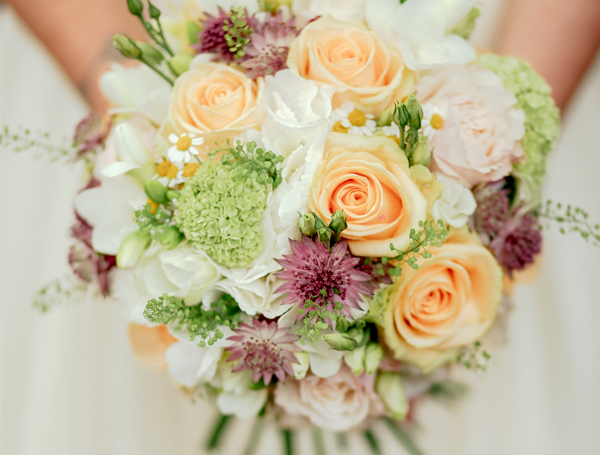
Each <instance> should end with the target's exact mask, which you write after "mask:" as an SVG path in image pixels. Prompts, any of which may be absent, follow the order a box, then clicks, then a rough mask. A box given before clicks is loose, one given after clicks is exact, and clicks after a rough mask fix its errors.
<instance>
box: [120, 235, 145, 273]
mask: <svg viewBox="0 0 600 455" xmlns="http://www.w3.org/2000/svg"><path fill="white" fill-rule="evenodd" d="M150 242H152V236H151V235H150V233H149V232H148V231H142V230H137V231H135V232H132V233H131V234H129V235H128V236H127V237H125V238H124V239H123V242H121V245H120V246H119V251H118V252H117V267H119V268H120V269H126V268H129V267H133V266H135V265H136V264H137V263H138V261H139V260H140V258H141V257H142V255H143V254H144V251H146V248H148V247H149V246H150Z"/></svg>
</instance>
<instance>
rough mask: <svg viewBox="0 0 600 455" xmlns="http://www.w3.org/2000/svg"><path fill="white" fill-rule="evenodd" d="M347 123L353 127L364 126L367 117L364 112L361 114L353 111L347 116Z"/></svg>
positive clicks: (356, 110) (355, 110)
mask: <svg viewBox="0 0 600 455" xmlns="http://www.w3.org/2000/svg"><path fill="white" fill-rule="evenodd" d="M348 121H349V122H350V123H351V124H352V125H353V126H365V124H366V123H367V116H366V115H365V113H364V112H361V111H359V110H358V109H354V110H353V111H352V112H350V114H349V115H348Z"/></svg>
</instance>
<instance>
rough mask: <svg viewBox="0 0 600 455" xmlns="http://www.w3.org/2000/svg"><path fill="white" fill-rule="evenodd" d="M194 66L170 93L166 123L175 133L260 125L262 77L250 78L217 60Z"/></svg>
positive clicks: (234, 128)
mask: <svg viewBox="0 0 600 455" xmlns="http://www.w3.org/2000/svg"><path fill="white" fill-rule="evenodd" d="M195 65H196V66H192V67H191V68H190V70H189V71H186V72H185V73H184V74H182V75H181V76H180V77H179V78H178V79H177V82H176V83H175V87H174V88H173V91H172V93H171V101H170V106H169V123H170V126H171V127H172V128H173V129H174V130H175V131H176V132H177V133H180V134H181V133H185V132H193V133H197V134H204V135H205V134H208V133H214V132H217V131H218V132H227V131H234V132H235V131H239V130H244V129H248V128H260V124H261V122H262V121H263V119H264V111H263V109H262V106H261V105H260V103H261V100H262V90H263V85H264V81H263V79H262V78H259V79H257V80H256V81H253V80H252V79H249V78H248V77H246V75H245V74H244V73H242V72H241V71H238V70H237V69H234V68H232V67H230V66H227V65H223V64H219V63H204V64H202V63H197V64H195ZM208 142H211V141H208V140H205V143H207V144H208ZM213 144H214V141H213ZM208 145H212V144H208Z"/></svg>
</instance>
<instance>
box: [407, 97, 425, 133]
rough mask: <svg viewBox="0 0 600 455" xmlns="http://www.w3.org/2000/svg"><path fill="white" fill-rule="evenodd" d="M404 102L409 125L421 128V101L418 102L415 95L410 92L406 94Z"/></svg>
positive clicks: (416, 128)
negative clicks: (406, 97)
mask: <svg viewBox="0 0 600 455" xmlns="http://www.w3.org/2000/svg"><path fill="white" fill-rule="evenodd" d="M405 104H406V109H407V111H408V118H409V123H410V127H411V128H413V129H415V130H418V129H419V128H421V121H422V120H423V108H421V103H419V100H418V99H417V97H416V96H415V95H413V94H412V93H411V94H410V95H408V99H407V100H406V103H405Z"/></svg>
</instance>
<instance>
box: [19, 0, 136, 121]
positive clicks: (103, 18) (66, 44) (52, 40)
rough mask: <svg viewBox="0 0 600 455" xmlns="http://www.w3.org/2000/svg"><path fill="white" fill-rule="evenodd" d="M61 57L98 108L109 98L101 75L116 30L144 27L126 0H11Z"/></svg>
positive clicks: (131, 32) (123, 31) (132, 31)
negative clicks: (104, 95) (102, 91)
mask: <svg viewBox="0 0 600 455" xmlns="http://www.w3.org/2000/svg"><path fill="white" fill-rule="evenodd" d="M7 1H8V3H9V4H11V6H12V7H13V8H14V9H15V10H16V11H17V13H18V14H19V16H21V18H23V20H24V21H25V23H27V25H28V26H29V27H30V29H31V30H32V31H33V32H34V33H35V34H36V35H37V36H38V37H39V38H40V39H41V41H42V42H43V43H44V44H45V45H46V47H47V48H48V50H49V51H50V52H51V53H52V54H53V55H54V57H55V58H56V59H57V60H58V62H59V63H60V65H61V66H62V67H63V68H64V70H65V72H66V73H67V75H68V76H69V77H70V78H71V80H72V81H73V82H74V83H75V84H76V85H77V86H78V87H79V88H80V90H81V91H82V92H83V94H84V95H85V97H86V98H87V99H88V100H89V102H90V104H91V105H92V107H93V108H95V109H98V110H100V109H103V108H104V107H105V102H104V101H103V99H102V97H101V96H100V92H99V89H98V76H99V75H100V74H101V72H102V71H103V70H106V64H107V62H108V61H109V60H115V59H118V58H119V54H118V53H117V52H116V51H115V53H113V51H112V50H111V49H112V37H113V35H114V34H115V33H121V34H128V35H130V36H132V37H134V38H135V37H137V38H141V37H143V36H144V30H143V28H142V27H141V25H140V24H139V22H137V19H136V18H134V17H133V16H131V15H130V14H129V11H128V9H127V2H126V1H125V0H7Z"/></svg>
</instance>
